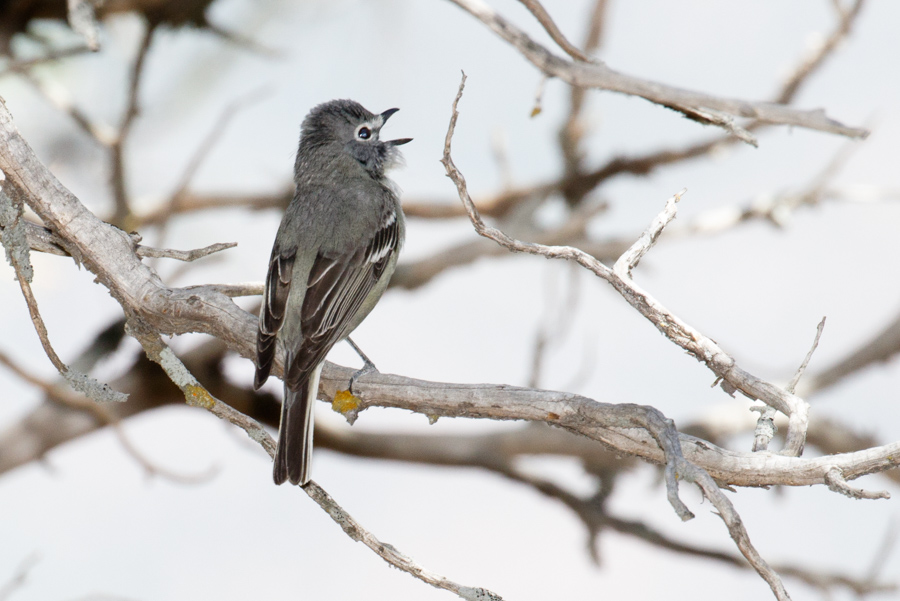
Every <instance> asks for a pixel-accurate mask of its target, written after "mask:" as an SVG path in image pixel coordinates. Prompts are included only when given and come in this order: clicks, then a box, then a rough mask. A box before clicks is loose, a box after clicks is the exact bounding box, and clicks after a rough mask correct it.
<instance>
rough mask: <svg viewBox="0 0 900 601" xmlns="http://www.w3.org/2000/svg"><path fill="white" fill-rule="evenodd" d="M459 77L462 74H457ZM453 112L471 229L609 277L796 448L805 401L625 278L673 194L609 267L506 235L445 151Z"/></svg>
mask: <svg viewBox="0 0 900 601" xmlns="http://www.w3.org/2000/svg"><path fill="white" fill-rule="evenodd" d="M464 82H465V76H463V83H464ZM462 85H463V84H461V85H460V91H461V90H462ZM458 98H459V96H458V97H457V99H458ZM457 116H458V113H457V112H456V105H455V104H454V112H453V115H452V117H451V119H450V126H449V128H448V130H447V137H446V140H445V143H444V157H443V159H442V162H443V164H444V167H445V168H446V170H447V176H448V177H450V179H451V180H453V183H454V184H455V185H456V188H457V190H458V192H459V197H460V200H461V201H462V202H463V204H464V205H465V206H466V210H467V211H468V212H469V218H470V219H471V220H472V223H473V225H474V226H475V231H476V232H478V234H479V235H481V236H484V237H486V238H489V239H491V240H494V241H495V242H497V243H498V244H499V245H501V246H503V247H505V248H507V249H508V250H511V251H513V252H527V253H530V254H536V255H541V256H544V257H548V258H560V259H567V260H572V261H575V262H577V263H578V264H580V265H581V266H582V267H585V268H586V269H588V270H590V271H591V272H593V273H594V274H596V275H597V276H599V277H600V278H602V279H604V280H606V281H607V282H609V283H610V284H611V285H612V286H613V287H614V288H615V289H616V291H617V292H619V293H620V294H621V295H622V296H623V297H624V298H625V300H626V301H628V303H629V304H630V305H631V306H633V307H634V308H635V309H637V310H638V312H639V313H641V315H643V316H644V317H646V318H647V319H648V320H649V321H650V322H651V323H653V325H655V326H656V327H657V329H659V330H660V332H662V333H663V335H665V336H666V337H667V338H669V340H671V341H672V342H674V343H675V344H677V345H678V346H680V347H682V348H683V349H685V350H686V351H687V352H688V353H690V354H691V355H692V356H694V357H695V358H697V359H698V360H699V361H701V362H703V363H705V364H706V365H707V367H709V368H710V370H712V372H713V373H714V374H715V375H716V376H717V381H721V382H722V387H723V389H724V390H725V391H726V392H728V393H729V394H733V393H734V392H735V391H736V390H740V391H741V392H742V393H743V394H744V395H746V396H747V397H748V398H751V399H758V400H761V401H763V402H764V403H766V404H767V405H769V406H771V407H774V408H775V409H778V410H779V411H781V412H782V413H784V414H785V415H787V416H788V417H789V418H790V425H789V428H788V436H787V440H786V442H785V448H784V451H783V452H784V453H785V454H788V455H794V456H797V455H800V453H802V451H803V445H804V441H805V438H806V427H807V423H808V412H809V406H808V405H807V403H806V402H805V401H804V400H803V399H801V398H799V397H797V396H795V395H793V394H790V393H788V392H786V391H785V390H783V389H781V388H779V387H777V386H775V385H773V384H770V383H768V382H765V381H763V380H760V379H759V378H757V377H755V376H753V375H752V374H750V373H748V372H746V371H744V370H743V369H741V368H740V367H738V366H737V364H736V362H735V360H734V359H733V358H732V357H730V356H729V355H728V354H726V353H725V352H724V351H723V350H722V349H721V348H720V347H719V345H718V344H716V343H715V342H714V341H713V340H712V339H710V338H708V337H706V336H703V335H702V334H701V333H700V332H698V331H697V330H695V329H694V328H692V327H691V326H689V325H688V324H686V323H684V322H683V321H682V320H680V319H679V318H677V317H676V316H675V315H673V314H671V313H670V312H669V311H668V310H667V309H665V307H663V306H662V305H661V304H660V303H659V302H658V301H657V300H656V299H654V298H653V297H651V296H650V295H649V294H648V293H647V292H645V291H644V290H642V289H641V288H639V287H638V286H637V285H636V284H635V283H634V281H633V280H632V278H631V270H632V268H633V267H634V266H636V265H637V262H638V261H640V258H641V257H642V256H643V255H644V254H645V253H646V252H647V251H648V250H649V249H650V247H651V246H652V244H653V243H654V242H655V241H656V239H657V238H658V237H659V235H660V233H661V232H662V230H663V228H664V227H665V226H666V224H667V223H668V222H669V221H671V220H672V219H673V218H674V217H675V211H676V208H675V203H676V202H677V201H678V199H679V195H676V196H673V197H672V198H670V199H669V200H668V202H667V203H666V208H665V210H664V211H663V212H662V213H660V214H659V215H658V216H657V218H656V219H655V220H654V222H653V223H652V224H651V226H650V228H648V230H647V231H646V232H644V234H643V235H642V236H641V238H640V239H639V240H638V242H636V243H635V244H634V245H632V247H631V248H630V249H629V250H627V251H626V252H625V253H624V254H623V255H622V256H621V257H620V258H619V260H618V261H616V265H615V267H614V268H613V269H610V268H609V267H607V266H606V265H604V264H603V263H601V262H600V261H598V260H597V259H596V258H594V257H592V256H591V255H589V254H587V253H585V252H584V251H582V250H580V249H578V248H574V247H571V246H547V245H543V244H535V243H532V242H521V241H519V240H516V239H513V238H510V237H509V236H507V235H506V234H505V233H503V232H502V231H500V230H498V229H496V228H493V227H490V226H488V225H486V224H485V223H484V221H483V220H482V219H481V217H480V216H479V215H478V212H477V209H476V208H475V205H474V203H473V202H472V199H471V197H469V194H468V192H467V188H466V181H465V178H464V177H463V175H462V173H460V172H459V170H458V169H457V168H456V166H455V165H454V164H453V160H452V158H451V156H450V141H451V139H452V136H453V131H454V129H455V126H456V119H457Z"/></svg>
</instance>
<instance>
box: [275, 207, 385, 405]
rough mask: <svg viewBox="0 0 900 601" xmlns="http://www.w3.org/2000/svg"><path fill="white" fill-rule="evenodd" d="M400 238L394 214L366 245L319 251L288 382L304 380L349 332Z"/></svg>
mask: <svg viewBox="0 0 900 601" xmlns="http://www.w3.org/2000/svg"><path fill="white" fill-rule="evenodd" d="M392 217H393V216H392ZM399 237H400V225H399V223H398V222H397V220H396V218H389V219H388V220H387V221H386V222H385V223H384V225H383V226H382V227H381V228H379V230H378V232H376V234H375V236H373V237H372V239H371V240H370V241H369V242H368V244H367V245H366V246H365V247H364V248H359V249H357V250H355V251H353V252H350V253H319V254H318V255H316V259H315V261H314V262H313V265H312V269H311V270H310V272H309V279H308V280H307V289H306V295H305V296H304V298H303V307H302V309H301V311H300V320H301V321H300V330H301V331H302V332H303V340H302V341H301V343H300V345H299V348H297V349H294V360H293V362H292V363H291V365H289V366H288V367H287V373H286V374H285V383H286V384H287V385H288V387H290V388H292V389H293V388H294V386H296V385H299V384H300V383H301V382H302V381H303V380H304V379H305V377H306V376H307V374H309V373H311V372H312V370H313V369H315V367H316V366H317V365H318V364H319V363H321V362H322V361H323V360H324V359H325V356H326V355H327V354H328V351H329V350H331V347H332V346H334V345H335V344H336V343H337V342H338V341H340V340H341V339H342V338H344V337H345V336H347V335H348V334H349V331H348V329H349V328H350V327H351V325H352V323H353V321H354V317H356V315H357V313H358V311H359V310H360V308H361V307H362V305H363V303H364V302H365V300H366V297H368V296H369V293H370V292H371V291H372V289H373V288H374V287H375V285H376V284H377V283H378V280H380V279H381V277H382V276H383V275H384V270H385V268H386V267H387V265H388V263H389V262H390V259H391V256H392V255H393V253H394V252H395V251H396V249H397V245H398V244H399Z"/></svg>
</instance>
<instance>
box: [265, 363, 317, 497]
mask: <svg viewBox="0 0 900 601" xmlns="http://www.w3.org/2000/svg"><path fill="white" fill-rule="evenodd" d="M321 372H322V365H319V366H318V367H317V368H316V369H315V370H313V372H312V373H311V374H310V375H309V378H307V379H304V380H301V381H300V383H299V386H297V387H296V388H297V389H296V390H291V389H289V388H288V387H287V385H285V387H284V401H283V402H282V405H281V424H280V425H279V426H278V446H277V447H276V448H275V468H274V470H273V472H272V476H273V477H274V479H275V484H283V483H284V482H285V481H286V480H290V481H291V484H299V485H301V486H302V485H304V484H306V483H307V482H309V464H310V459H311V458H312V446H313V408H314V406H315V404H316V396H317V394H318V391H319V374H321Z"/></svg>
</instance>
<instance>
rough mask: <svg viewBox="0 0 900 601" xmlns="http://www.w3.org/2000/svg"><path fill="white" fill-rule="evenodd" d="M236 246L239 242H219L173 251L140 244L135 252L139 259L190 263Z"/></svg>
mask: <svg viewBox="0 0 900 601" xmlns="http://www.w3.org/2000/svg"><path fill="white" fill-rule="evenodd" d="M235 246H237V242H217V243H215V244H210V245H209V246H204V247H203V248H195V249H194V250H173V249H171V248H153V247H152V246H142V245H140V244H138V245H137V246H135V249H134V252H135V253H137V256H139V257H152V258H154V259H176V260H178V261H184V262H186V263H190V262H191V261H196V260H197V259H201V258H203V257H208V256H209V255H211V254H213V253H217V252H221V251H223V250H227V249H229V248H234V247H235Z"/></svg>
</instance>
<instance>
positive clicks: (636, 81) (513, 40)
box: [450, 0, 869, 138]
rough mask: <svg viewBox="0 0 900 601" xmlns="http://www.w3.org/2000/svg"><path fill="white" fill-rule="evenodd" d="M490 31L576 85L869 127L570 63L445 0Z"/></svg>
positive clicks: (802, 123) (484, 9) (685, 104)
mask: <svg viewBox="0 0 900 601" xmlns="http://www.w3.org/2000/svg"><path fill="white" fill-rule="evenodd" d="M450 1H451V2H453V3H454V4H456V5H457V6H459V7H460V8H462V9H463V10H465V11H466V12H468V13H469V14H471V15H472V16H474V17H475V18H477V19H478V20H479V21H481V22H482V23H484V24H485V25H487V26H488V27H489V28H490V29H491V30H492V31H493V32H494V33H496V34H497V35H498V36H500V37H501V38H503V39H504V40H505V41H506V42H507V43H509V44H510V45H512V46H513V47H514V48H515V49H516V50H518V51H519V53H521V54H522V56H524V57H525V58H526V59H527V60H528V61H529V62H531V63H532V64H533V65H534V66H535V67H537V68H538V69H540V70H541V71H542V72H543V73H544V74H546V75H548V76H550V77H558V78H559V79H561V80H563V81H565V82H567V83H569V84H571V85H577V86H583V87H590V88H601V89H605V90H609V91H613V92H620V93H622V94H628V95H633V96H639V97H641V98H644V99H646V100H649V101H650V102H653V103H656V104H659V105H662V106H667V107H670V108H677V109H679V110H681V109H686V110H706V111H709V110H712V111H718V112H720V113H725V114H728V115H731V116H733V117H746V118H749V119H754V120H758V121H764V122H768V123H775V124H781V125H794V126H798V127H804V128H808V129H814V130H819V131H824V132H830V133H834V134H839V135H843V136H848V137H851V138H864V137H866V136H867V135H868V134H869V132H868V131H867V130H865V129H862V128H857V127H849V126H846V125H844V124H842V123H840V122H838V121H835V120H833V119H831V118H829V117H828V116H827V115H826V114H825V112H824V111H823V110H821V109H819V110H809V111H804V110H798V109H795V108H791V107H788V106H785V105H783V104H778V103H772V102H752V101H747V100H742V99H737V98H727V97H722V96H715V95H712V94H705V93H702V92H695V91H693V90H686V89H683V88H676V87H674V86H668V85H665V84H660V83H657V82H655V81H650V80H646V79H641V78H638V77H633V76H630V75H626V74H624V73H619V72H617V71H614V70H613V69H610V68H609V67H607V66H606V65H605V64H602V63H584V62H573V61H569V60H566V59H563V58H560V57H558V56H555V55H554V54H552V53H551V52H550V51H549V50H547V49H546V48H545V47H544V46H542V45H540V44H538V43H537V42H535V41H534V40H533V39H532V38H531V37H530V36H528V34H526V33H525V32H524V31H522V30H521V29H519V28H518V27H516V26H515V25H513V24H512V23H510V22H509V21H508V20H507V19H505V18H504V17H502V16H501V15H499V14H497V13H496V12H495V11H494V10H493V9H492V8H491V7H490V6H488V5H487V4H486V3H485V2H483V0H450Z"/></svg>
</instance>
